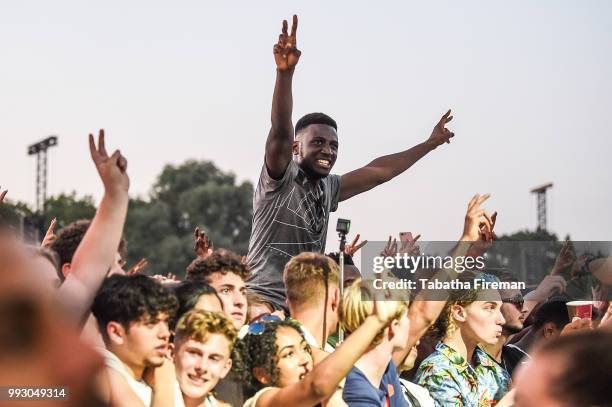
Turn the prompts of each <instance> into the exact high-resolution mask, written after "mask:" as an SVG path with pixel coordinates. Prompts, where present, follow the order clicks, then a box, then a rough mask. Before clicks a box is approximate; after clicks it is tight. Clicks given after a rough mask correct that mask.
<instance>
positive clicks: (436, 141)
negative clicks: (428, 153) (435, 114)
mask: <svg viewBox="0 0 612 407" xmlns="http://www.w3.org/2000/svg"><path fill="white" fill-rule="evenodd" d="M451 120H453V116H451V111H450V109H448V111H447V112H446V113H444V115H442V117H441V118H440V121H439V122H438V123H437V124H436V126H435V127H434V128H433V131H432V132H431V136H429V139H427V143H428V144H429V145H430V146H431V147H432V148H436V147H438V146H439V145H441V144H444V143H447V144H450V139H451V138H453V137H455V133H453V132H452V131H450V130H449V129H447V128H446V125H447V124H448V122H450V121H451Z"/></svg>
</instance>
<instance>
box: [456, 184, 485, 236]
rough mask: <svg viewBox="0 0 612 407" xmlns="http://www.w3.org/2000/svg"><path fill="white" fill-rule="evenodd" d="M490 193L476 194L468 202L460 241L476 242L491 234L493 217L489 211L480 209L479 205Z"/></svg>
mask: <svg viewBox="0 0 612 407" xmlns="http://www.w3.org/2000/svg"><path fill="white" fill-rule="evenodd" d="M490 196H491V195H490V194H484V195H479V194H476V195H474V196H473V197H472V199H471V200H470V202H469V203H468V209H467V213H466V214H465V222H464V224H463V234H462V235H461V239H459V240H461V241H467V242H477V241H479V240H482V239H483V237H484V238H488V237H492V236H493V226H494V222H493V218H492V216H491V215H490V214H489V212H487V211H485V210H484V209H481V207H480V206H481V205H482V204H483V203H484V202H485V201H486V200H487V199H489V197H490Z"/></svg>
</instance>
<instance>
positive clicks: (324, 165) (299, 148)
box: [293, 124, 338, 179]
mask: <svg viewBox="0 0 612 407" xmlns="http://www.w3.org/2000/svg"><path fill="white" fill-rule="evenodd" d="M293 154H294V156H296V157H297V163H298V165H299V166H300V167H301V168H302V170H304V172H305V173H306V174H307V175H308V177H310V178H315V179H318V178H325V177H327V176H328V175H329V173H330V171H331V169H332V167H333V166H334V164H335V163H336V158H337V157H338V134H337V133H336V130H335V129H334V128H333V127H331V126H328V125H325V124H311V125H309V126H308V127H306V128H304V129H302V130H300V132H299V133H298V134H297V135H296V139H295V142H294V143H293Z"/></svg>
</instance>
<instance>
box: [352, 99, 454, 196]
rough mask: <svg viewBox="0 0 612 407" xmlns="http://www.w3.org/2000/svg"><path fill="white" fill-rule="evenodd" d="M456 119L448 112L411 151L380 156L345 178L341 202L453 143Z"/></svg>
mask: <svg viewBox="0 0 612 407" xmlns="http://www.w3.org/2000/svg"><path fill="white" fill-rule="evenodd" d="M452 119H453V116H451V111H450V110H448V111H447V112H446V113H445V114H444V115H443V116H442V117H441V118H440V120H439V121H438V123H437V124H436V126H435V127H434V129H433V131H432V133H431V135H430V136H429V138H428V139H427V140H426V141H424V142H422V143H420V144H417V145H416V146H414V147H412V148H409V149H408V150H404V151H401V152H399V153H395V154H389V155H385V156H382V157H378V158H376V159H374V160H373V161H371V162H370V163H369V164H367V165H366V166H364V167H361V168H358V169H356V170H353V171H351V172H348V173H346V174H344V175H342V182H341V183H340V201H344V200H346V199H349V198H351V197H353V196H355V195H358V194H361V193H363V192H366V191H369V190H370V189H372V188H374V187H376V186H378V185H380V184H383V183H385V182H388V181H390V180H392V179H393V178H395V177H396V176H398V175H400V174H401V173H403V172H404V171H406V170H407V169H408V168H410V167H412V166H413V165H414V164H415V163H416V162H417V161H419V160H420V159H421V158H423V157H424V156H425V155H426V154H427V153H429V152H430V151H433V150H434V149H435V148H436V147H438V146H439V145H441V144H444V143H450V139H451V138H452V137H454V136H455V133H453V132H451V131H450V130H449V129H447V128H446V124H447V123H448V122H450V121H451V120H452Z"/></svg>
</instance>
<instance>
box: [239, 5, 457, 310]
mask: <svg viewBox="0 0 612 407" xmlns="http://www.w3.org/2000/svg"><path fill="white" fill-rule="evenodd" d="M297 24H298V20H297V16H293V24H292V27H291V33H289V32H288V23H287V21H283V28H282V33H281V34H280V36H279V40H278V43H277V44H275V45H274V48H273V53H274V60H275V62H276V84H275V87H274V96H273V99H272V117H271V121H272V126H271V128H270V132H269V134H268V138H267V140H266V148H265V158H264V164H263V166H262V170H261V175H260V177H259V182H258V185H257V188H256V191H255V195H254V198H253V228H252V231H251V239H250V243H249V252H248V256H247V263H248V264H249V266H250V267H251V270H252V272H253V276H252V278H251V279H250V281H249V285H248V288H249V289H250V290H252V291H254V292H255V293H256V294H257V295H259V296H261V297H264V298H265V299H266V300H269V301H270V302H271V303H272V304H273V305H274V306H275V307H276V308H277V309H286V308H285V289H284V286H283V281H282V273H283V268H284V265H285V264H286V263H287V261H289V259H290V258H291V257H293V256H295V255H297V254H299V253H301V252H305V251H306V252H319V253H321V252H323V250H324V249H325V242H326V237H327V236H326V235H327V226H328V222H329V214H330V212H334V211H335V210H336V209H337V207H338V203H339V202H341V201H344V200H346V199H349V198H351V197H353V196H355V195H358V194H360V193H362V192H365V191H368V190H370V189H372V188H374V187H375V186H377V185H380V184H383V183H385V182H387V181H389V180H391V179H393V178H394V177H396V176H397V175H399V174H401V173H402V172H404V171H406V170H407V169H408V168H410V167H411V166H412V165H413V164H414V163H416V162H417V161H418V160H419V159H421V158H422V157H423V156H425V155H426V154H427V153H429V152H430V151H432V150H434V149H435V148H436V147H438V146H439V145H441V144H443V143H449V142H450V138H451V137H453V136H454V134H453V133H452V132H450V131H449V130H448V129H446V128H445V127H444V126H445V125H446V123H448V122H449V121H450V120H451V119H452V116H451V115H450V110H449V111H448V112H446V114H445V115H444V116H442V118H441V119H440V121H439V122H438V124H437V125H436V126H435V127H434V130H433V132H432V134H431V136H430V137H429V138H428V139H427V140H425V141H424V142H422V143H419V144H417V145H416V146H414V147H412V148H410V149H408V150H405V151H402V152H399V153H396V154H390V155H386V156H382V157H379V158H376V159H375V160H373V161H372V162H370V163H369V164H367V165H366V166H364V167H361V168H358V169H356V170H354V171H351V172H349V173H346V174H344V175H342V176H339V175H330V173H331V170H332V168H333V166H334V164H335V162H336V159H337V157H338V150H339V141H338V133H337V130H338V126H337V124H336V122H335V120H334V119H332V118H331V117H329V116H328V115H326V114H324V113H311V114H307V115H306V116H304V117H302V118H301V119H300V120H298V122H297V123H296V125H295V129H294V127H293V122H292V117H291V116H292V113H293V95H292V83H293V73H294V71H295V67H296V65H297V63H298V61H299V59H300V55H301V52H300V51H299V50H298V48H297Z"/></svg>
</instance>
